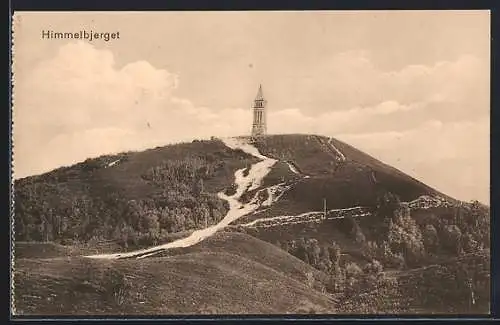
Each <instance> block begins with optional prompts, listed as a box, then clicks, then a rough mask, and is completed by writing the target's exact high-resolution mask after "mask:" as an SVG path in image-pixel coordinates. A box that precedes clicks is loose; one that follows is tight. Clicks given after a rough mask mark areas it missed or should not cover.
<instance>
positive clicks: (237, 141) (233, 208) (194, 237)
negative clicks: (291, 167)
mask: <svg viewBox="0 0 500 325" xmlns="http://www.w3.org/2000/svg"><path fill="white" fill-rule="evenodd" d="M222 141H223V142H224V144H225V145H226V146H228V147H229V148H231V149H240V150H242V151H244V152H246V153H248V154H250V155H252V156H254V157H257V158H259V159H261V160H260V161H259V162H257V163H255V164H253V165H252V166H251V168H250V171H249V172H248V174H247V175H246V176H245V173H244V171H245V169H246V168H242V169H239V170H237V171H236V172H235V173H234V177H235V184H236V186H237V189H236V193H234V194H233V195H231V196H228V195H226V194H225V193H224V191H221V192H219V193H218V196H219V197H220V198H221V199H223V200H226V201H227V202H228V203H229V211H228V212H227V214H226V216H225V217H224V218H223V219H222V220H221V221H220V222H219V223H217V224H216V225H213V226H210V227H207V228H204V229H200V230H196V231H194V232H193V233H192V234H191V235H190V236H188V237H186V238H182V239H179V240H176V241H173V242H170V243H167V244H163V245H158V246H154V247H150V248H147V249H141V250H136V251H132V252H126V253H116V254H98V255H88V256H86V257H89V258H101V259H120V258H131V257H132V258H133V257H136V258H144V257H148V256H151V255H155V254H157V253H160V252H162V251H164V250H167V249H170V248H181V247H189V246H192V245H195V244H197V243H199V242H200V241H202V240H204V239H205V238H207V237H210V236H212V235H213V234H215V233H216V232H217V231H218V230H220V229H223V228H225V227H226V226H228V225H229V224H230V223H231V222H233V221H235V220H237V219H238V218H240V217H242V216H244V215H247V214H249V213H252V212H254V211H255V210H257V209H258V208H259V207H260V206H261V205H262V202H260V201H259V192H260V191H263V190H266V191H267V190H268V189H267V188H265V189H262V190H260V191H259V192H257V193H256V195H255V196H254V198H253V199H252V200H251V201H250V202H249V203H245V204H244V203H241V202H240V201H239V199H240V197H241V196H242V195H243V193H245V192H246V191H251V190H255V189H258V188H259V187H260V186H261V184H262V181H263V179H264V177H265V176H266V175H267V174H268V173H269V171H270V170H271V168H272V166H273V165H274V164H275V163H276V162H277V160H275V159H272V158H269V157H266V156H264V155H262V154H261V153H260V152H259V150H258V149H257V148H255V147H254V146H252V145H251V144H249V143H248V142H247V141H246V140H244V139H243V138H226V139H222ZM266 201H267V202H266V204H270V202H269V199H268V200H266Z"/></svg>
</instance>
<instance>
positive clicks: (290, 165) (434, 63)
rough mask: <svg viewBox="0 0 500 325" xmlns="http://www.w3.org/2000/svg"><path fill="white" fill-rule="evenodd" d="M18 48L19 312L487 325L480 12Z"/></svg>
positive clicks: (297, 16) (78, 17)
mask: <svg viewBox="0 0 500 325" xmlns="http://www.w3.org/2000/svg"><path fill="white" fill-rule="evenodd" d="M12 31H13V34H12V43H13V47H12V70H13V80H12V85H13V88H12V97H13V103H12V117H13V131H12V143H13V149H12V151H13V163H12V169H13V175H12V186H13V202H12V206H13V210H12V215H11V218H12V219H11V221H12V229H11V231H12V248H11V249H12V261H11V263H12V265H11V269H12V286H11V287H12V292H11V298H12V301H11V302H12V306H11V310H12V315H15V316H51V317H52V318H57V317H59V316H81V317H85V316H91V315H100V316H103V315H107V316H119V315H122V316H123V315H125V316H128V315H136V316H144V317H150V316H172V315H284V314H294V315H301V314H307V315H310V314H323V315H330V316H332V317H342V316H345V315H353V314H355V315H360V314H366V315H394V314H398V315H415V314H416V315H435V314H444V315H457V314H464V315H477V314H480V315H485V316H486V315H489V313H490V207H489V205H490V200H489V198H490V188H489V183H490V175H489V171H490V165H489V160H490V143H489V138H490V12H489V11H486V10H484V11H224V12H222V11H221V12H218V11H207V12H202V11H176V12H167V11H163V12H139V11H138V12H125V11H124V12H15V14H14V15H13V17H12Z"/></svg>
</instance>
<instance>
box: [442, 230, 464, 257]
mask: <svg viewBox="0 0 500 325" xmlns="http://www.w3.org/2000/svg"><path fill="white" fill-rule="evenodd" d="M443 246H444V247H446V248H448V249H449V250H450V251H452V252H454V253H456V254H457V255H459V254H460V253H461V252H462V232H461V231H460V228H458V226H457V225H446V226H444V227H443Z"/></svg>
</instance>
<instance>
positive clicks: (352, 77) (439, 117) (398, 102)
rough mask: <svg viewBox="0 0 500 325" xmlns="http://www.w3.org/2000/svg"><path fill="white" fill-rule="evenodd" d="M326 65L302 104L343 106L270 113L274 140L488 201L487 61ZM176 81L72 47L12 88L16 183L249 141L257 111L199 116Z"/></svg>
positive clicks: (206, 111) (351, 60) (204, 110)
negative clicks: (291, 138)
mask: <svg viewBox="0 0 500 325" xmlns="http://www.w3.org/2000/svg"><path fill="white" fill-rule="evenodd" d="M322 63H324V65H323V66H322V67H323V69H322V70H318V71H310V74H311V75H313V76H314V78H312V79H311V78H309V79H304V80H307V83H308V84H309V86H308V87H300V90H298V92H300V91H309V92H310V93H309V94H307V95H304V94H301V93H297V94H296V95H297V97H298V98H301V97H303V98H306V97H308V96H309V97H310V96H312V97H314V96H317V97H318V98H323V99H325V102H328V103H330V104H329V105H333V106H334V107H331V109H329V110H327V111H324V112H322V113H321V112H320V113H318V112H316V114H312V113H311V111H314V109H313V108H310V107H308V106H307V105H304V106H297V107H295V108H281V109H274V110H273V109H272V107H271V110H270V111H269V112H268V117H269V125H268V129H269V132H271V133H315V134H324V135H329V136H336V137H339V138H341V139H344V140H346V141H347V142H349V143H352V144H353V145H355V146H357V147H359V148H360V149H362V150H366V151H367V152H369V153H372V154H373V155H374V156H375V157H377V158H381V159H382V160H384V161H386V162H388V163H390V164H393V165H394V166H395V167H398V168H400V169H402V170H403V171H405V172H408V173H410V174H412V175H414V176H416V177H418V178H419V179H421V180H423V181H424V182H427V183H429V184H431V185H432V184H436V186H437V187H438V188H440V189H442V190H443V191H445V192H447V193H450V194H453V193H456V194H457V196H458V197H461V196H463V197H465V196H467V195H469V196H470V195H471V193H472V194H474V195H475V193H482V194H481V195H482V197H484V196H486V195H484V191H485V189H486V190H487V188H488V186H486V185H485V184H486V182H487V179H488V181H489V178H488V177H489V173H488V171H489V167H487V166H486V161H489V157H487V156H488V155H489V150H487V149H488V148H489V143H488V139H489V133H488V131H487V130H488V128H486V125H489V116H488V108H489V101H488V97H489V95H488V96H485V94H486V95H487V94H488V89H489V87H488V89H486V90H485V89H484V88H485V87H483V86H484V81H485V78H484V76H483V72H482V69H483V68H484V64H483V63H482V62H480V61H479V60H477V59H475V58H474V57H470V56H464V57H461V58H459V59H457V60H456V61H453V62H440V63H437V64H435V65H433V66H421V65H412V66H407V67H405V68H403V69H401V70H399V71H389V72H387V71H380V70H378V69H377V68H376V67H375V66H374V65H373V64H372V62H371V60H370V57H369V53H367V52H359V51H358V52H346V53H341V54H339V55H337V56H335V57H333V58H332V59H331V61H328V62H322ZM320 66H321V65H318V69H319V67H320ZM325 67H326V68H325ZM16 69H17V68H16V66H14V73H15V72H16ZM313 70H314V69H313ZM23 75H27V74H23ZM486 75H487V73H486ZM14 77H15V75H14ZM285 79H286V78H285ZM311 80H313V81H314V82H312V81H311ZM179 82H180V78H179V76H178V75H176V74H173V73H171V72H169V71H166V70H163V69H158V68H155V67H154V66H152V65H151V64H150V63H148V62H146V61H138V62H132V63H129V64H127V65H125V66H123V67H117V66H116V64H115V61H114V57H113V54H112V53H111V52H110V51H108V50H102V49H96V48H94V47H93V46H92V45H90V44H88V43H84V42H76V43H69V44H66V45H63V46H62V47H61V48H60V50H59V52H58V53H57V55H56V56H55V57H54V58H52V59H50V60H47V61H43V62H40V64H39V65H38V66H37V67H36V68H35V69H34V70H33V71H31V73H30V74H29V78H27V77H26V78H25V79H20V78H17V79H15V83H14V94H13V95H14V116H13V118H14V135H13V137H14V159H15V163H14V172H15V177H16V178H18V177H24V176H27V175H32V174H37V173H42V172H45V171H48V170H51V169H53V168H56V167H58V166H61V165H70V164H73V163H75V162H78V161H82V160H84V159H86V158H88V157H95V156H99V155H102V154H107V153H116V152H120V151H126V150H141V149H146V148H150V147H154V146H158V145H164V144H167V143H171V142H176V141H182V140H191V139H194V138H208V137H210V136H212V135H215V136H231V135H241V134H248V133H249V132H250V126H251V124H250V123H251V111H250V109H248V108H246V109H243V108H238V107H200V106H196V105H194V104H193V103H192V102H191V101H190V100H189V99H187V98H179V97H178V96H176V89H177V88H178V86H179ZM187 82H189V81H187ZM322 96H323V97H322ZM325 96H326V97H325ZM332 103H333V104H332ZM465 162H467V164H466V163H465ZM469 166H475V167H474V168H472V167H469ZM443 168H445V169H446V171H447V172H446V173H443V172H441V171H440V170H441V169H443ZM453 168H455V170H453ZM445 174H446V175H455V176H454V178H451V179H450V178H445V176H443V175H445ZM475 180H477V182H476V181H475ZM472 184H475V185H472ZM461 186H462V188H464V189H463V191H462V192H460V190H458V188H460V187H461ZM471 191H473V192H471ZM474 191H475V192H474ZM467 193H468V194H467Z"/></svg>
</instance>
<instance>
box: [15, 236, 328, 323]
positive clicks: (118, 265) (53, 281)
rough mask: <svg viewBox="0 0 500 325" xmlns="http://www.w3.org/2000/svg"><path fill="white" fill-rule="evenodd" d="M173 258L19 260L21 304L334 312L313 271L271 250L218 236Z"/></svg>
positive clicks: (21, 308)
mask: <svg viewBox="0 0 500 325" xmlns="http://www.w3.org/2000/svg"><path fill="white" fill-rule="evenodd" d="M176 254H177V255H175V256H170V257H158V258H145V259H142V260H137V259H126V260H114V261H110V260H93V259H85V258H81V257H59V258H52V259H19V260H17V261H16V271H15V275H14V279H15V305H16V309H17V313H20V314H25V315H50V314H57V315H62V314H65V315H75V314H143V315H144V314H149V315H152V314H154V315H162V314H163V315H166V314H200V313H201V314H204V313H206V314H210V313H217V314H232V313H246V314H262V313H271V314H286V313H307V312H309V311H310V310H314V311H315V312H321V313H328V312H329V313H332V312H334V310H333V309H334V303H333V302H332V301H331V299H330V298H329V297H328V296H326V295H324V294H322V293H320V292H318V291H316V290H314V289H313V288H311V287H309V286H308V285H307V284H306V283H304V282H303V281H301V280H304V278H305V273H308V272H311V273H317V271H314V270H313V269H312V268H311V267H310V266H308V265H306V264H305V263H303V262H302V261H300V260H298V259H296V258H295V257H293V256H291V255H289V254H287V253H285V252H283V251H281V250H279V249H278V248H276V247H274V246H273V245H271V244H268V243H265V242H262V241H260V240H257V239H254V238H251V237H250V236H246V235H242V234H234V233H218V234H217V235H216V236H215V237H213V238H210V239H208V240H207V241H205V242H203V243H202V244H200V245H197V246H195V247H193V248H192V249H189V250H186V251H184V252H180V251H177V252H176Z"/></svg>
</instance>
